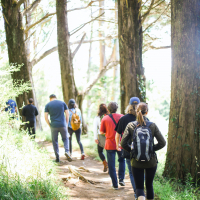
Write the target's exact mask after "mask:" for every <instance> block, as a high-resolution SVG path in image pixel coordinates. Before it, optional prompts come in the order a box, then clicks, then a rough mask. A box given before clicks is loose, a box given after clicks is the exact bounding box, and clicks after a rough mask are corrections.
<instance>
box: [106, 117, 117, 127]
mask: <svg viewBox="0 0 200 200" xmlns="http://www.w3.org/2000/svg"><path fill="white" fill-rule="evenodd" d="M108 116H109V117H110V118H111V119H112V120H113V122H114V124H115V126H117V123H116V121H115V119H114V118H113V116H112V114H109V115H108Z"/></svg>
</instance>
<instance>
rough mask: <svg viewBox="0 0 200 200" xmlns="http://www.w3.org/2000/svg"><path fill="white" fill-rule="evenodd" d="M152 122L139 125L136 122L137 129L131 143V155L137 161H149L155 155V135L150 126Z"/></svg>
mask: <svg viewBox="0 0 200 200" xmlns="http://www.w3.org/2000/svg"><path fill="white" fill-rule="evenodd" d="M151 124H152V122H146V125H143V126H137V125H138V122H134V125H135V129H134V132H133V137H132V144H131V157H132V158H134V159H135V160H137V161H143V162H144V161H149V160H150V159H151V158H152V157H153V156H154V154H155V153H154V150H153V146H154V142H153V135H152V132H151V129H150V128H149V126H150V125H151Z"/></svg>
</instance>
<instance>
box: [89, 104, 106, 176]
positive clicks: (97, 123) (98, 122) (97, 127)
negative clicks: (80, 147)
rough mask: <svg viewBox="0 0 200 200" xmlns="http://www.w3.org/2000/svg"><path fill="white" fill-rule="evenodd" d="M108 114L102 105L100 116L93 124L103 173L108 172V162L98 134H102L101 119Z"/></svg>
mask: <svg viewBox="0 0 200 200" xmlns="http://www.w3.org/2000/svg"><path fill="white" fill-rule="evenodd" d="M107 114H109V112H108V109H107V106H106V104H100V105H99V110H98V114H97V116H96V117H95V118H94V123H93V125H94V141H95V143H96V144H97V150H98V154H99V157H100V159H101V160H102V162H103V165H104V168H103V172H107V170H108V163H107V162H106V158H105V155H104V153H103V149H104V148H103V147H101V146H99V140H98V134H100V125H101V119H102V118H103V117H104V116H105V115H107Z"/></svg>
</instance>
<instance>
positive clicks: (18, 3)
mask: <svg viewBox="0 0 200 200" xmlns="http://www.w3.org/2000/svg"><path fill="white" fill-rule="evenodd" d="M25 1H26V0H20V1H18V2H17V5H16V8H19V7H20V6H21V5H22V4H23V3H24V2H25Z"/></svg>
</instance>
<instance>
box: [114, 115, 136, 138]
mask: <svg viewBox="0 0 200 200" xmlns="http://www.w3.org/2000/svg"><path fill="white" fill-rule="evenodd" d="M135 120H136V116H135V115H132V114H126V115H124V116H123V117H121V118H120V120H119V122H118V123H117V125H116V127H115V131H117V132H118V133H119V134H121V135H122V134H123V133H124V131H125V129H126V126H127V124H128V123H129V122H133V121H135Z"/></svg>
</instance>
